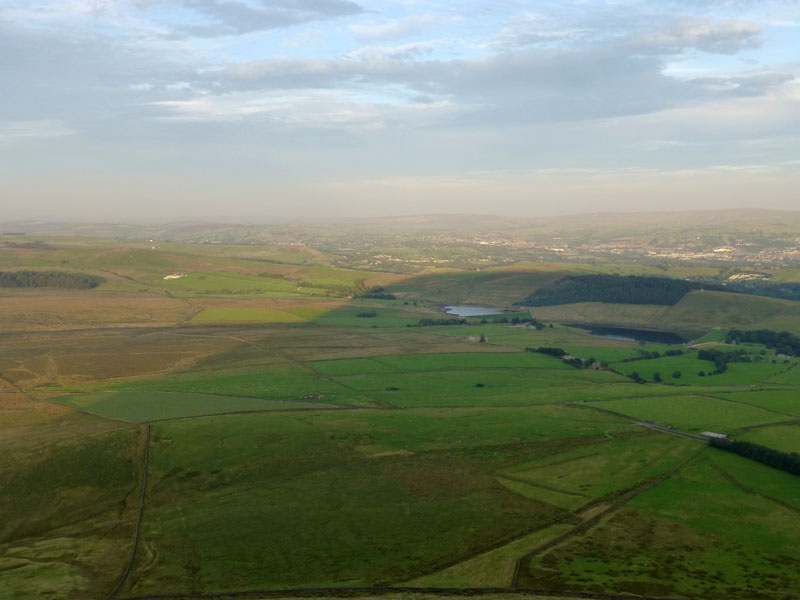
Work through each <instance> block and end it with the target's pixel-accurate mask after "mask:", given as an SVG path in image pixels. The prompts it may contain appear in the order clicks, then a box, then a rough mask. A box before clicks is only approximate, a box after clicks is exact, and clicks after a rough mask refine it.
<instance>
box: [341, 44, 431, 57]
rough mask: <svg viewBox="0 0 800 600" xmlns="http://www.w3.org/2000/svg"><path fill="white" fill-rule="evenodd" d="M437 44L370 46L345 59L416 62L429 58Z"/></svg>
mask: <svg viewBox="0 0 800 600" xmlns="http://www.w3.org/2000/svg"><path fill="white" fill-rule="evenodd" d="M437 45H438V44H437V43H436V42H412V43H409V44H401V45H399V46H382V45H369V46H362V47H361V48H358V49H357V50H353V51H352V52H349V53H348V54H347V55H346V56H345V58H348V59H354V60H358V61H392V60H415V59H419V58H424V57H425V56H429V55H430V54H431V53H432V52H433V51H434V49H435V48H436V47H437Z"/></svg>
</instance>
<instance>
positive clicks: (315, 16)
mask: <svg viewBox="0 0 800 600" xmlns="http://www.w3.org/2000/svg"><path fill="white" fill-rule="evenodd" d="M183 4H184V6H186V7H187V8H190V9H192V10H193V11H195V12H196V13H199V14H200V15H202V16H204V17H206V18H207V19H208V20H209V21H210V22H209V23H208V24H198V25H189V24H185V25H183V26H182V29H183V30H184V31H186V32H188V33H191V34H193V35H196V36H201V37H215V36H221V35H236V34H241V33H249V32H253V31H263V30H268V29H278V28H282V27H291V26H293V25H299V24H302V23H309V22H312V21H320V20H326V19H334V18H338V17H345V16H352V15H357V14H359V13H361V12H363V8H361V6H359V5H358V4H356V3H355V2H351V1H350V0H261V1H260V2H258V3H257V4H251V3H247V2H244V1H237V0H227V1H225V0H183Z"/></svg>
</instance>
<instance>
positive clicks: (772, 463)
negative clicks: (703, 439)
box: [709, 438, 800, 475]
mask: <svg viewBox="0 0 800 600" xmlns="http://www.w3.org/2000/svg"><path fill="white" fill-rule="evenodd" d="M709 443H710V444H711V445H712V446H713V447H714V448H719V449H720V450H726V451H727V452H733V453H734V454H738V455H739V456H743V457H745V458H749V459H750V460H754V461H756V462H760V463H761V464H763V465H767V466H768V467H772V468H773V469H779V470H781V471H786V472H787V473H791V474H792V475H800V455H798V454H797V452H781V451H780V450H775V449H774V448H768V447H767V446H761V445H760V444H754V443H753V442H739V441H736V440H726V439H721V438H711V440H710V441H709Z"/></svg>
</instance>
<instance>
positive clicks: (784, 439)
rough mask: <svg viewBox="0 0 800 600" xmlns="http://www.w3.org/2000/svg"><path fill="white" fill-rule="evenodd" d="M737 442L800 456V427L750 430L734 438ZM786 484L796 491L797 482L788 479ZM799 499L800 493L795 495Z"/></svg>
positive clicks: (779, 426)
mask: <svg viewBox="0 0 800 600" xmlns="http://www.w3.org/2000/svg"><path fill="white" fill-rule="evenodd" d="M736 439H737V440H743V441H746V442H753V443H755V444H761V445H762V446H768V447H770V448H774V449H776V450H781V451H782V452H797V453H798V454H800V425H798V424H794V425H775V426H771V427H759V428H757V429H750V430H749V431H746V432H744V433H742V434H740V435H737V436H736ZM786 483H789V484H792V486H793V487H794V488H795V489H797V482H796V481H795V480H793V479H789V480H788V481H787V482H786ZM797 496H798V498H800V492H798V494H797Z"/></svg>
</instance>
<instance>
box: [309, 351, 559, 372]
mask: <svg viewBox="0 0 800 600" xmlns="http://www.w3.org/2000/svg"><path fill="white" fill-rule="evenodd" d="M307 364H308V365H309V366H310V367H312V368H314V369H315V370H317V371H319V372H320V373H323V374H325V375H331V376H332V375H361V374H367V373H403V372H407V371H449V370H460V371H463V370H464V369H521V368H522V369H525V368H528V369H532V368H541V369H572V368H573V367H570V366H569V365H566V364H564V362H563V361H561V360H560V359H557V358H553V357H551V356H545V355H543V354H537V353H530V352H525V353H523V352H509V353H505V352H503V353H501V352H492V353H484V352H469V353H466V352H461V353H457V354H456V353H453V354H424V355H419V354H412V355H400V356H391V355H389V356H381V357H376V358H367V359H354V360H342V361H317V362H310V363H307Z"/></svg>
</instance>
